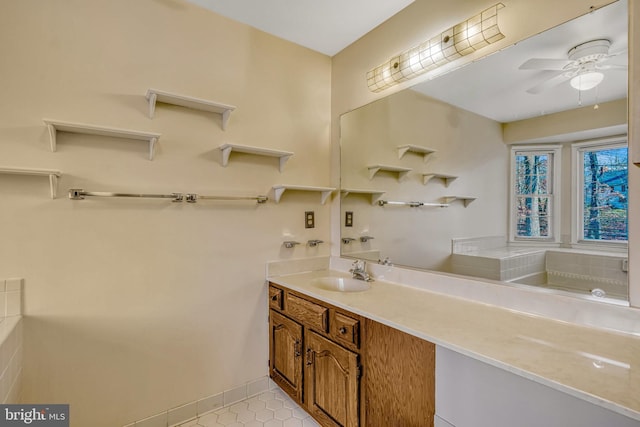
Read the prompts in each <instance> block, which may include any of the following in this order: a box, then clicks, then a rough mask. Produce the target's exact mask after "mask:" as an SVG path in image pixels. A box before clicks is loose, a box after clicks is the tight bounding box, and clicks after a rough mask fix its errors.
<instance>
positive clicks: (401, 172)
mask: <svg viewBox="0 0 640 427" xmlns="http://www.w3.org/2000/svg"><path fill="white" fill-rule="evenodd" d="M367 168H368V169H369V179H373V177H374V176H375V175H376V174H377V173H378V172H380V171H382V172H397V173H398V181H401V180H402V178H404V177H405V176H406V175H407V174H408V173H409V172H411V170H412V169H411V168H403V167H399V166H389V165H371V166H368V167H367Z"/></svg>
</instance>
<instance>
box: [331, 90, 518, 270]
mask: <svg viewBox="0 0 640 427" xmlns="http://www.w3.org/2000/svg"><path fill="white" fill-rule="evenodd" d="M340 125H341V132H342V133H341V136H342V140H341V142H342V153H341V154H342V156H341V178H342V182H341V185H342V187H343V188H354V189H362V188H364V189H376V190H382V191H385V194H384V195H383V196H382V199H384V200H392V201H420V202H425V203H440V202H441V201H442V197H443V196H448V195H454V196H456V195H457V196H472V197H476V198H477V200H475V201H474V202H472V203H471V204H470V205H469V206H468V207H466V208H465V207H464V205H463V204H462V203H461V202H454V203H451V205H450V206H449V207H448V208H446V209H444V208H436V207H420V208H409V207H400V206H385V207H384V208H382V207H378V206H374V207H372V206H371V201H370V197H363V196H348V197H345V198H343V199H342V211H343V212H344V211H345V210H349V211H352V212H353V213H354V226H353V227H352V228H345V227H344V214H342V215H341V227H342V230H343V235H345V236H349V237H358V236H361V235H364V234H367V235H371V236H374V237H375V239H374V240H373V241H371V242H369V243H368V244H367V245H362V244H361V243H360V242H358V241H356V242H352V243H350V246H348V247H347V246H343V249H344V250H356V251H357V250H366V249H369V248H372V249H380V256H381V257H382V258H385V257H389V259H390V260H391V261H392V262H393V263H396V264H400V265H410V266H413V267H420V268H427V269H433V270H439V271H451V265H450V255H451V239H453V238H463V237H481V236H496V235H497V236H505V238H506V236H507V224H508V220H507V200H508V193H507V191H508V185H507V182H506V180H505V177H506V176H508V174H509V172H508V164H509V148H508V147H507V146H506V145H505V144H503V143H502V129H501V126H500V124H499V123H497V122H495V121H493V120H490V119H487V118H485V117H481V116H479V115H477V114H473V113H470V112H468V111H464V110H461V109H459V108H456V107H453V106H451V105H448V104H445V103H443V102H441V101H438V100H435V99H432V98H429V97H427V96H425V95H422V94H420V93H417V92H414V91H410V90H408V91H404V92H399V93H396V94H394V95H393V96H389V97H387V98H384V99H381V100H378V101H376V102H374V103H371V104H368V105H366V106H364V107H362V108H358V109H357V110H354V111H352V112H350V113H349V114H345V115H343V116H342V117H341V120H340ZM405 144H413V145H420V146H425V147H429V148H431V149H434V150H436V152H435V153H433V154H431V155H429V156H428V157H427V158H423V156H421V155H416V154H411V153H407V154H405V155H404V156H403V158H402V159H401V160H399V159H398V149H397V147H398V146H399V145H405ZM379 163H381V164H387V165H399V166H403V167H407V168H411V169H412V171H411V172H410V173H408V174H407V176H406V177H405V178H403V179H402V180H401V181H399V180H398V174H397V173H378V174H376V176H375V177H374V178H373V179H369V175H368V169H367V166H369V165H375V164H379ZM429 172H437V173H441V174H448V175H454V176H457V177H458V178H457V179H456V180H454V181H453V182H451V183H450V184H449V186H448V187H445V185H444V183H443V182H442V181H441V180H439V179H435V178H434V179H431V180H430V181H429V182H428V183H427V184H426V185H425V184H424V183H423V177H422V174H424V173H429ZM376 259H377V258H376Z"/></svg>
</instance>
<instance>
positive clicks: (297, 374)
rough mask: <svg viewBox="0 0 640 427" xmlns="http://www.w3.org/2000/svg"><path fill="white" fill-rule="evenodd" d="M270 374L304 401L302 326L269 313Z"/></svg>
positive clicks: (289, 392) (274, 379) (293, 394)
mask: <svg viewBox="0 0 640 427" xmlns="http://www.w3.org/2000/svg"><path fill="white" fill-rule="evenodd" d="M269 374H270V376H271V378H272V379H273V381H275V382H276V384H278V385H279V386H280V388H282V389H283V390H284V391H285V392H286V393H287V394H288V395H289V396H291V398H292V399H294V400H296V401H298V402H301V401H302V326H301V325H300V324H298V323H296V322H294V321H293V320H291V319H289V318H287V317H284V316H282V315H281V314H279V313H277V312H276V311H274V310H271V312H270V313H269Z"/></svg>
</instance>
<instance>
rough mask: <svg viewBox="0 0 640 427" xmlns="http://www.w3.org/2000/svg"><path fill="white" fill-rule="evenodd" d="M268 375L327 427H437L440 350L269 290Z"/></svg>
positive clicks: (340, 311)
mask: <svg viewBox="0 0 640 427" xmlns="http://www.w3.org/2000/svg"><path fill="white" fill-rule="evenodd" d="M269 307H270V308H271V310H270V315H269V328H270V341H269V373H270V376H271V378H272V379H273V380H274V381H275V382H276V384H278V385H279V386H280V387H281V388H282V389H283V390H284V391H285V392H286V393H288V394H289V395H290V396H291V397H292V398H293V399H294V400H295V401H296V402H297V403H298V404H300V405H301V406H302V407H303V408H304V409H306V410H307V412H309V414H311V415H312V416H313V418H315V419H316V421H317V422H318V423H320V425H321V426H323V427H396V426H397V427H433V416H434V412H435V345H434V344H432V343H430V342H428V341H425V340H422V339H420V338H417V337H415V336H413V335H410V334H407V333H405V332H403V331H400V330H398V329H395V328H391V327H389V326H386V325H383V324H381V323H378V322H375V321H373V320H370V319H368V318H365V317H363V316H359V315H358V314H355V313H351V312H350V311H347V310H344V309H343V308H338V307H336V306H333V305H331V304H328V303H326V302H324V301H321V300H318V299H316V298H312V297H309V296H307V295H305V294H303V293H301V292H296V291H293V290H290V289H288V288H286V287H281V286H279V285H278V286H274V285H270V286H269Z"/></svg>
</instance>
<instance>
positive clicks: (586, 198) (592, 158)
mask: <svg viewBox="0 0 640 427" xmlns="http://www.w3.org/2000/svg"><path fill="white" fill-rule="evenodd" d="M577 153H578V156H577V157H578V167H577V169H578V171H577V172H578V178H579V179H578V191H580V192H581V193H582V194H581V197H580V198H579V200H578V211H579V212H578V214H579V217H580V219H581V221H580V227H579V230H578V240H580V241H584V242H626V241H627V238H628V234H627V226H628V214H627V200H628V172H627V165H628V149H627V146H626V145H621V144H607V145H604V146H589V145H586V146H578V147H577Z"/></svg>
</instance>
